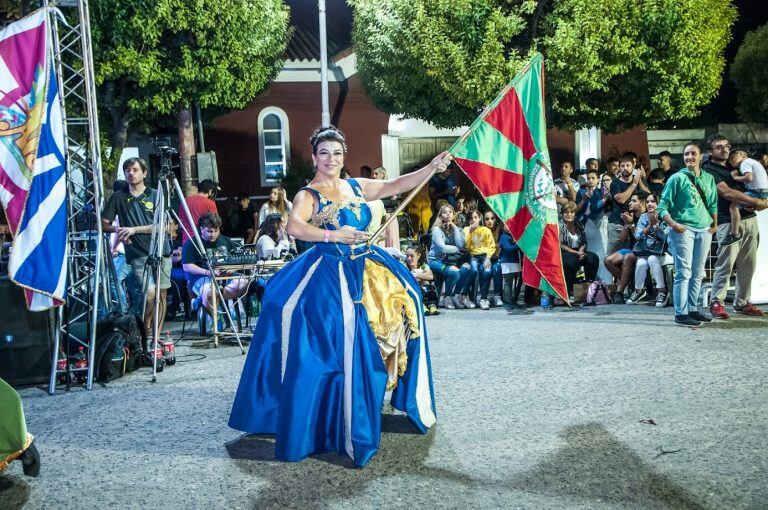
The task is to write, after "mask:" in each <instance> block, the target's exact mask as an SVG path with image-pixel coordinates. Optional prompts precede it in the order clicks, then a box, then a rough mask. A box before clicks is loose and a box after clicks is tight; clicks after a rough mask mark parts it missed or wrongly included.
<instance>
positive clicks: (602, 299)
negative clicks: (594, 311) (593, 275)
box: [584, 280, 611, 306]
mask: <svg viewBox="0 0 768 510" xmlns="http://www.w3.org/2000/svg"><path fill="white" fill-rule="evenodd" d="M610 302H611V299H610V296H609V294H608V286H607V285H605V282H603V281H602V280H595V281H593V282H592V283H590V284H589V288H588V289H587V299H586V300H585V301H584V306H595V305H607V304H608V303H610Z"/></svg>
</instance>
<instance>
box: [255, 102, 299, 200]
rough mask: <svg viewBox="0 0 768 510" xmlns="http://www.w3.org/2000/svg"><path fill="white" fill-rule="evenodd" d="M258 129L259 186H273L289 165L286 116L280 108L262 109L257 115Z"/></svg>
mask: <svg viewBox="0 0 768 510" xmlns="http://www.w3.org/2000/svg"><path fill="white" fill-rule="evenodd" d="M258 127H259V159H260V162H261V185H262V186H264V187H268V186H275V185H278V184H279V183H280V181H282V180H283V177H285V172H286V170H287V168H288V164H289V158H288V156H289V154H290V146H291V145H290V137H289V132H288V116H287V115H286V114H285V112H284V111H283V110H281V109H280V108H277V107H274V106H270V107H268V108H264V109H263V110H262V111H261V112H260V113H259V118H258Z"/></svg>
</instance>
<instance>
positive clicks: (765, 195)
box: [744, 189, 768, 199]
mask: <svg viewBox="0 0 768 510" xmlns="http://www.w3.org/2000/svg"><path fill="white" fill-rule="evenodd" d="M744 194H745V195H749V196H750V197H752V198H757V199H768V191H767V190H764V189H747V190H746V191H745V192H744Z"/></svg>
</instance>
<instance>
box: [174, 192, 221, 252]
mask: <svg viewBox="0 0 768 510" xmlns="http://www.w3.org/2000/svg"><path fill="white" fill-rule="evenodd" d="M218 189H219V186H218V184H216V183H215V182H213V181H212V180H210V179H205V180H204V181H200V183H199V184H198V185H197V195H192V196H189V197H187V199H186V200H187V207H189V212H190V214H191V215H192V221H193V222H194V224H195V225H197V222H198V220H199V219H200V217H201V216H202V215H203V214H205V213H213V214H219V211H218V210H217V209H216V202H214V201H213V197H214V196H215V195H216V191H217V190H218ZM179 219H180V220H181V226H182V227H183V228H182V230H181V236H182V238H181V239H182V243H186V242H187V240H188V239H189V238H190V236H191V235H192V230H191V227H190V225H189V221H188V220H187V215H186V214H184V209H183V208H182V206H181V205H180V206H179Z"/></svg>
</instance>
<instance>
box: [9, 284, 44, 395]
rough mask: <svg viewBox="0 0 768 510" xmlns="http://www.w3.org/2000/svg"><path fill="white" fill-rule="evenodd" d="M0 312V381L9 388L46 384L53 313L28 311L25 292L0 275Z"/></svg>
mask: <svg viewBox="0 0 768 510" xmlns="http://www.w3.org/2000/svg"><path fill="white" fill-rule="evenodd" d="M0 310H3V317H4V319H3V320H2V321H0V378H2V379H4V380H5V381H6V382H7V383H8V384H10V385H11V386H22V385H31V384H41V383H47V382H48V379H49V377H50V374H51V363H52V361H53V359H52V355H53V353H52V352H51V351H52V350H53V333H54V328H55V327H56V322H55V316H54V313H55V311H54V310H53V309H52V310H47V311H45V312H30V311H29V310H28V309H27V304H26V301H25V299H24V291H23V290H22V288H21V287H19V286H18V285H16V284H15V283H13V282H12V281H11V280H10V279H9V278H8V277H7V276H0Z"/></svg>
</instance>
